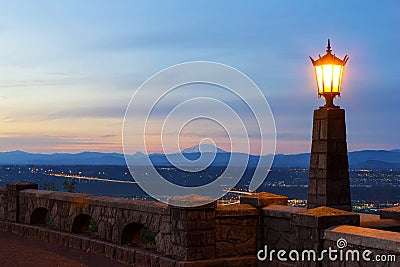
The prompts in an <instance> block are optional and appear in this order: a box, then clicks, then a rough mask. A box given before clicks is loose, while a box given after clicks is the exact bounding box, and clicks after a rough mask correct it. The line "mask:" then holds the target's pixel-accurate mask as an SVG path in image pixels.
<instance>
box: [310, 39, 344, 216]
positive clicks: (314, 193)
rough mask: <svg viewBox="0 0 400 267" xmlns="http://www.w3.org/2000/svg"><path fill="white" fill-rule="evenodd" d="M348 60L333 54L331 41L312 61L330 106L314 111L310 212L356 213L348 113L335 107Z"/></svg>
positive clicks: (320, 94) (318, 81)
mask: <svg viewBox="0 0 400 267" xmlns="http://www.w3.org/2000/svg"><path fill="white" fill-rule="evenodd" d="M310 58H311V57H310ZM348 59H349V57H348V56H347V55H346V56H345V57H344V58H343V59H339V58H337V57H336V56H335V55H334V54H332V50H331V44H330V41H329V39H328V47H327V49H326V54H325V55H324V56H323V57H321V56H319V58H318V59H317V60H314V59H312V58H311V62H312V63H313V65H314V68H315V76H316V78H317V86H318V96H319V97H321V96H324V97H325V100H326V104H325V106H322V107H319V108H318V109H315V110H314V118H313V131H312V143H311V155H310V169H309V174H308V195H307V208H308V209H313V208H316V207H321V206H327V207H331V208H336V209H342V210H347V211H351V209H352V207H351V195H350V179H349V161H348V156H347V141H346V139H347V138H346V120H345V110H344V109H342V108H340V107H337V106H335V105H333V99H334V98H335V96H340V84H341V81H342V75H343V69H344V66H345V65H346V62H347V60H348Z"/></svg>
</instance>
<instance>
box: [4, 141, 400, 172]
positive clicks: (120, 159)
mask: <svg viewBox="0 0 400 267" xmlns="http://www.w3.org/2000/svg"><path fill="white" fill-rule="evenodd" d="M200 151H202V152H203V153H204V154H205V155H209V156H213V152H214V151H215V152H216V154H215V155H216V156H215V158H214V160H213V161H212V162H213V163H212V165H213V166H226V165H227V164H228V162H229V160H231V164H232V165H233V166H236V165H238V166H240V165H242V164H243V162H247V158H248V159H249V166H251V167H254V166H257V163H258V160H259V159H260V156H254V155H247V154H245V153H236V152H234V153H230V152H226V151H224V150H222V149H220V148H217V147H214V146H212V145H202V147H201V148H199V146H194V147H190V148H187V149H184V150H183V156H184V157H185V158H186V159H188V160H189V161H187V162H186V163H187V164H193V165H194V166H195V164H197V163H196V162H193V161H195V160H198V159H199V158H200V156H201V153H200ZM348 155H349V164H350V168H356V169H364V168H372V169H381V168H398V169H400V149H395V150H362V151H355V152H349V154H348ZM147 157H149V159H150V160H151V162H152V163H153V164H154V165H157V166H170V165H171V164H170V162H169V160H173V161H175V162H183V160H185V159H183V158H182V154H180V153H175V154H168V155H164V154H150V155H146V154H143V153H141V152H137V153H135V154H133V155H128V160H129V162H132V164H135V165H144V164H146V163H147V162H148V160H147ZM261 157H269V159H270V158H271V157H272V155H265V156H261ZM186 163H185V164H186ZM309 164H310V153H302V154H290V155H284V154H277V155H275V158H274V162H273V167H282V168H285V167H298V168H308V167H309ZM0 165H119V166H121V165H122V166H123V165H126V162H125V158H124V155H123V154H120V153H101V152H82V153H77V154H68V153H55V154H34V153H27V152H24V151H11V152H0Z"/></svg>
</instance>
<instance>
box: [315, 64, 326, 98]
mask: <svg viewBox="0 0 400 267" xmlns="http://www.w3.org/2000/svg"><path fill="white" fill-rule="evenodd" d="M315 74H316V75H317V84H318V93H319V94H323V92H324V87H323V86H322V81H323V80H322V66H315Z"/></svg>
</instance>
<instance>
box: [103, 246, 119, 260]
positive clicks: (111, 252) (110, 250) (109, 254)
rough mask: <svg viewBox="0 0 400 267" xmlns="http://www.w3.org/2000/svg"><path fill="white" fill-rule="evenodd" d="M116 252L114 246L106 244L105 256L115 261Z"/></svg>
mask: <svg viewBox="0 0 400 267" xmlns="http://www.w3.org/2000/svg"><path fill="white" fill-rule="evenodd" d="M115 251H116V246H115V245H114V244H110V243H105V244H104V255H105V256H106V257H107V258H110V259H112V260H115Z"/></svg>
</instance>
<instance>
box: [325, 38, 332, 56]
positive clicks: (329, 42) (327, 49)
mask: <svg viewBox="0 0 400 267" xmlns="http://www.w3.org/2000/svg"><path fill="white" fill-rule="evenodd" d="M326 52H327V53H330V52H332V50H331V40H329V39H328V46H327V47H326Z"/></svg>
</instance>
